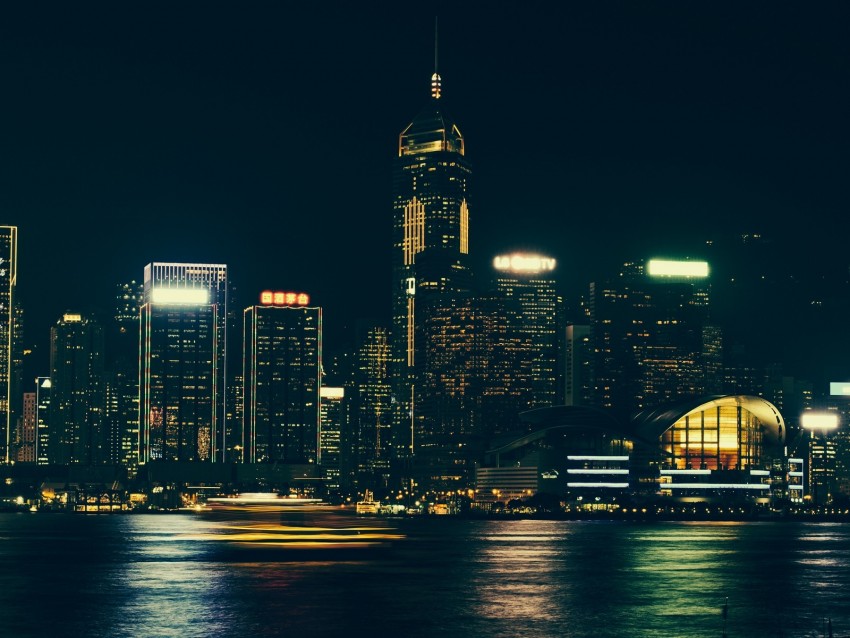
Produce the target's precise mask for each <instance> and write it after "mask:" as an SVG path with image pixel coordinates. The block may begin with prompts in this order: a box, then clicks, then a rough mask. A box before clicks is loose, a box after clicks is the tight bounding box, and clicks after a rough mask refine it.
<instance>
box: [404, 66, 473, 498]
mask: <svg viewBox="0 0 850 638" xmlns="http://www.w3.org/2000/svg"><path fill="white" fill-rule="evenodd" d="M465 154H466V149H465V147H464V138H463V136H462V134H461V132H460V129H459V128H458V126H457V124H456V123H455V122H454V120H453V119H452V118H451V117H449V115H448V114H447V113H446V110H445V109H444V106H443V98H442V86H441V78H440V76H439V75H438V74H437V72H436V69H435V72H434V74H433V76H432V78H431V99H430V100H429V101H428V103H427V105H426V106H425V108H424V109H423V110H422V111H421V112H420V113H419V114H418V115H417V116H416V117H415V118H414V119H413V121H412V122H411V123H410V124H409V125H408V126H407V127H406V128H405V129H404V130H403V131H402V132H401V134H400V135H399V143H398V157H397V159H396V161H395V163H394V167H393V229H392V273H393V274H392V330H391V344H390V369H391V376H392V385H393V398H394V400H395V404H394V405H395V410H394V418H393V427H394V430H395V432H394V435H395V437H394V438H395V443H396V452H397V453H398V454H397V456H398V457H399V460H400V461H402V463H401V464H400V467H402V468H404V469H402V470H401V472H402V473H404V474H408V475H409V476H408V477H407V478H406V479H404V480H403V482H404V483H408V482H409V480H414V481H417V482H421V483H422V486H423V487H428V486H432V485H433V486H440V485H450V484H452V483H453V482H454V481H455V480H456V474H457V473H456V471H455V469H452V468H450V467H447V464H448V466H452V465H454V461H453V460H451V459H447V458H446V453H447V452H448V451H449V450H448V448H447V447H446V445H447V444H449V443H448V442H449V441H451V440H452V439H453V438H454V437H455V435H456V434H457V432H456V431H455V428H456V427H457V426H456V424H455V423H454V422H453V421H454V416H453V415H454V414H456V410H455V409H454V408H453V407H451V406H449V408H450V409H448V410H442V411H440V410H441V407H446V406H441V404H440V402H439V398H438V397H435V396H433V395H431V396H428V393H429V391H430V390H433V389H435V388H436V384H437V383H439V382H440V379H442V378H444V377H446V378H448V377H451V378H455V377H456V374H455V371H452V370H442V369H440V368H439V366H440V365H443V364H444V363H448V364H449V365H453V362H452V361H451V357H449V358H448V360H447V359H446V358H445V357H442V356H435V355H436V354H437V353H436V352H435V349H434V343H435V342H436V341H439V340H441V339H444V332H443V331H444V330H451V327H447V324H452V325H454V324H456V323H457V322H456V319H457V317H456V316H455V317H451V316H449V313H450V312H452V311H454V309H456V303H460V304H463V303H464V298H465V296H467V295H468V293H469V289H470V283H471V269H470V264H469V247H470V239H469V238H470V234H469V233H470V203H469V178H470V167H469V163H468V162H467V160H466V156H465ZM429 348H430V353H426V349H429ZM429 354H430V356H429ZM456 382H457V380H456V379H455V380H454V381H446V383H449V384H450V383H456ZM429 383H430V390H429ZM420 395H422V396H420ZM449 398H451V399H452V401H454V398H456V395H455V397H449ZM411 435H412V436H411ZM411 444H412V447H411ZM411 451H412V456H411ZM413 475H415V478H412V477H413Z"/></svg>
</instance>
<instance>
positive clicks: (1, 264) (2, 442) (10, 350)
mask: <svg viewBox="0 0 850 638" xmlns="http://www.w3.org/2000/svg"><path fill="white" fill-rule="evenodd" d="M17 276H18V228H17V226H0V428H2V434H0V446H2V449H0V461H3V462H4V463H9V461H11V460H12V459H11V458H10V453H11V449H10V443H11V439H12V430H13V429H14V427H15V423H14V420H13V419H14V415H13V414H12V402H13V399H12V394H13V392H14V389H13V387H12V386H13V385H14V384H13V376H14V371H13V369H12V368H13V359H14V348H15V345H16V332H17V331H16V329H15V304H16V303H17V298H16V295H15V284H16V282H17Z"/></svg>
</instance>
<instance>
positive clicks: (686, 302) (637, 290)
mask: <svg viewBox="0 0 850 638" xmlns="http://www.w3.org/2000/svg"><path fill="white" fill-rule="evenodd" d="M708 282H709V278H708V264H707V263H706V262H703V261H672V260H660V259H652V260H648V261H646V262H635V263H627V264H625V265H624V267H623V269H622V271H621V272H620V275H619V277H617V278H616V279H614V280H612V281H608V282H605V283H602V284H599V283H593V284H591V289H590V314H591V316H590V334H591V345H592V349H593V359H592V365H591V376H592V379H593V402H594V404H595V405H596V406H597V407H601V408H607V409H611V410H614V411H615V412H617V413H618V414H621V415H623V416H624V417H625V416H628V415H629V414H631V413H632V412H634V411H636V410H640V409H644V408H648V407H653V406H655V405H660V404H664V403H670V402H677V401H682V400H685V399H686V398H687V397H694V396H699V395H701V394H704V393H705V386H706V370H707V362H709V361H710V362H711V365H712V366H714V365H715V364H716V361H717V358H718V357H719V356H720V353H719V348H720V344H719V333H718V332H717V331H712V332H707V331H706V330H705V329H706V328H707V327H708V326H710V325H711V324H710V317H709V285H708ZM709 346H710V347H709ZM706 348H708V352H706ZM711 370H712V374H714V375H717V372H716V370H715V369H714V367H712V368H711Z"/></svg>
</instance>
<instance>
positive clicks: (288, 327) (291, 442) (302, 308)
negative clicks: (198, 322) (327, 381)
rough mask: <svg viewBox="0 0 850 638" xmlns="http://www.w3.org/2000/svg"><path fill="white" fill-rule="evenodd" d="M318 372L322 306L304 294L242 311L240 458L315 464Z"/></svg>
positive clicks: (317, 456)
mask: <svg viewBox="0 0 850 638" xmlns="http://www.w3.org/2000/svg"><path fill="white" fill-rule="evenodd" d="M261 299H265V297H261ZM299 299H300V300H301V301H302V302H303V303H300V302H299ZM321 370H322V310H321V308H318V307H310V306H308V305H307V296H306V295H303V294H302V295H297V296H295V297H293V298H292V299H291V301H290V300H288V299H287V297H286V295H283V296H282V297H280V299H277V300H276V299H275V298H274V296H271V297H269V300H268V302H265V301H264V302H263V303H262V304H261V305H255V306H250V307H248V308H246V309H245V311H244V341H243V379H244V402H243V406H244V407H243V412H244V415H243V421H244V425H243V443H242V445H243V454H244V459H245V462H247V463H286V464H311V465H314V466H316V465H320V464H321V446H320V441H319V434H320V418H321V414H320V387H321Z"/></svg>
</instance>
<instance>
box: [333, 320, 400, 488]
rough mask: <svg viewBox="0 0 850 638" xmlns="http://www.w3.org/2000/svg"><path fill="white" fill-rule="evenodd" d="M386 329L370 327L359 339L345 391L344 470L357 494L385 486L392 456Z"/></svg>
mask: <svg viewBox="0 0 850 638" xmlns="http://www.w3.org/2000/svg"><path fill="white" fill-rule="evenodd" d="M388 336H389V335H388V331H387V329H386V328H384V327H381V326H374V325H372V326H369V327H368V328H366V329H365V330H364V331H363V334H362V336H361V337H360V338H359V339H358V343H357V350H356V353H355V369H354V372H353V385H351V387H350V389H349V390H348V404H349V413H348V427H347V428H346V431H345V437H344V439H345V442H346V446H347V450H346V453H347V454H346V457H345V459H343V460H344V461H345V463H344V464H343V465H344V467H345V468H346V469H347V470H348V471H349V472H350V475H351V476H352V478H353V481H349V482H346V487H350V488H353V489H355V490H357V491H361V492H362V491H363V490H364V489H370V490H375V489H376V488H385V487H387V486H388V482H389V474H390V452H391V449H392V447H391V445H392V441H391V436H390V433H391V416H392V407H393V406H392V399H391V388H390V380H389V371H388V359H389V338H388Z"/></svg>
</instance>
